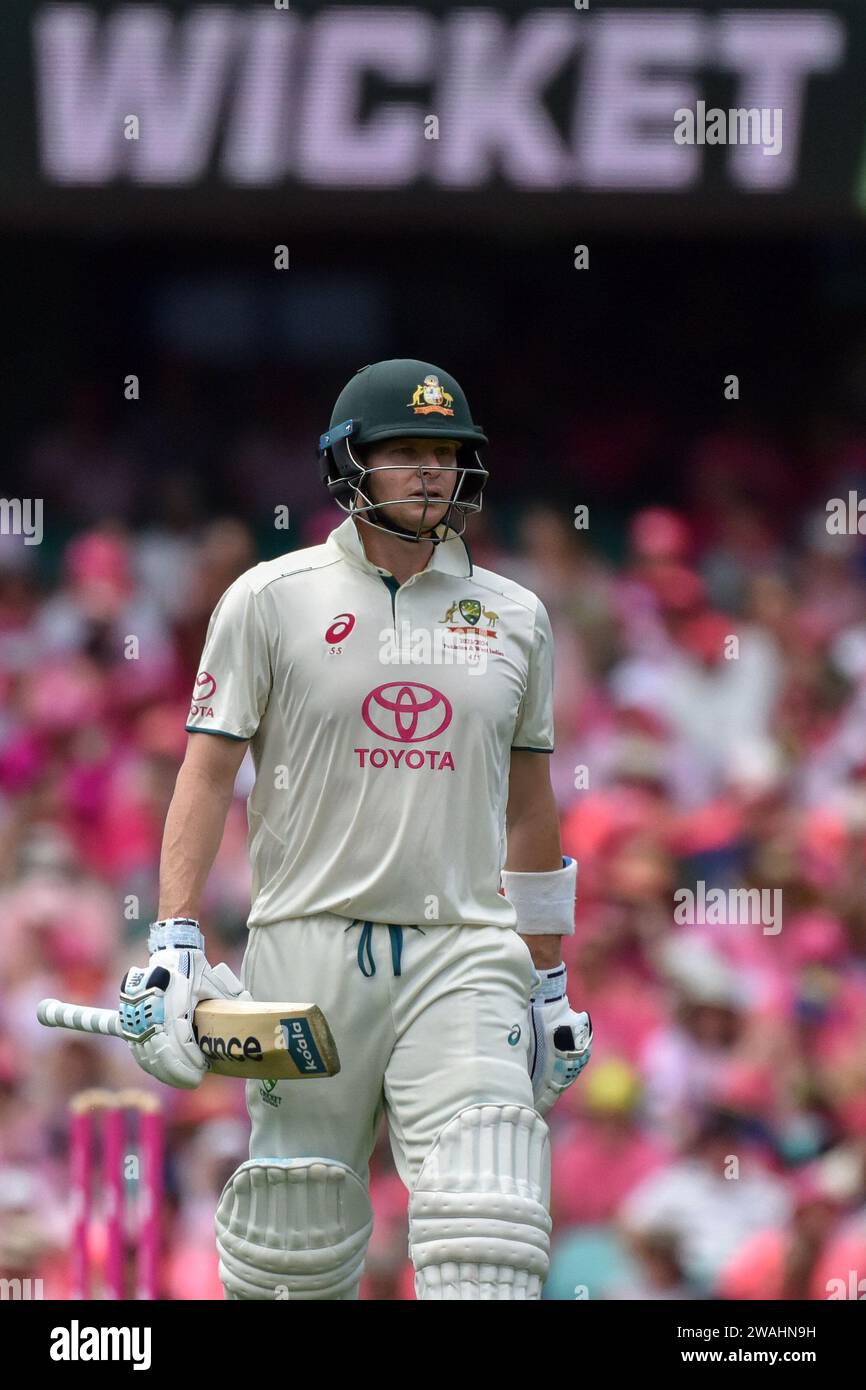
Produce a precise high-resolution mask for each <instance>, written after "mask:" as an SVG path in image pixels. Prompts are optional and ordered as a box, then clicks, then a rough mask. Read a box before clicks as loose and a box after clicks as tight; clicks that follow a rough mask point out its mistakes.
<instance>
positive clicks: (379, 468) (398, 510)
mask: <svg viewBox="0 0 866 1390" xmlns="http://www.w3.org/2000/svg"><path fill="white" fill-rule="evenodd" d="M459 447H460V446H459V444H457V443H456V441H455V440H453V439H414V438H409V437H405V438H402V437H401V438H399V439H386V440H385V441H384V443H382V444H378V445H376V446H375V447H373V448H372V449H371V450H370V452H369V454H368V455H367V460H366V462H367V467H368V468H369V469H371V470H374V471H372V472H371V473H369V474H368V478H367V491H368V493H369V496H370V501H371V502H375V504H376V505H377V506H378V507H383V508H387V516H388V519H389V521H393V522H395V523H396V525H398V526H402V527H403V528H404V530H407V531H410V530H416V529H417V528H418V526H420V525H421V523H422V522H423V526H424V530H425V531H427V530H429V529H430V528H432V527H434V526H438V525H439V522H440V521H441V520H442V518H443V517H444V516H445V513H446V512H447V510H448V503H449V501H450V499H451V497H452V496H453V494H454V489H455V487H456V486H457V479H458V477H459V476H460V475H459V473H458V472H457V469H456V460H457V450H458V449H459ZM407 499H409V500H407Z"/></svg>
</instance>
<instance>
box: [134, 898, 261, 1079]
mask: <svg viewBox="0 0 866 1390" xmlns="http://www.w3.org/2000/svg"><path fill="white" fill-rule="evenodd" d="M174 943H180V944H174ZM148 945H149V947H150V950H151V956H150V960H149V961H148V964H147V966H146V967H145V968H144V969H142V968H141V967H140V966H133V967H132V969H131V970H127V972H126V974H125V975H124V977H123V980H122V981H121V985H120V1006H119V1012H120V1020H121V1023H122V1025H123V1031H124V1037H125V1038H126V1039H127V1041H128V1043H129V1050H130V1052H131V1053H132V1055H133V1057H134V1058H135V1060H136V1062H137V1063H138V1065H139V1066H140V1067H141V1069H142V1071H146V1072H147V1073H148V1075H150V1076H155V1077H156V1079H157V1080H158V1081H163V1082H165V1084H166V1085H167V1086H177V1087H179V1088H180V1089H182V1090H187V1091H192V1090H195V1088H196V1087H197V1086H200V1085H201V1083H202V1079H203V1077H204V1075H205V1073H206V1072H207V1070H208V1063H207V1060H206V1058H205V1057H204V1055H203V1053H202V1052H201V1051H200V1049H199V1046H198V1043H197V1042H196V1040H195V1033H194V1032H193V1019H194V1016H195V1010H196V1005H197V1004H199V1003H200V1002H201V1001H202V999H249V998H250V994H249V991H248V990H245V989H244V987H243V984H242V983H241V981H240V980H239V979H238V978H237V976H236V975H235V974H234V972H233V971H232V970H231V969H230V968H229V966H228V965H226V964H225V963H224V962H223V963H221V964H220V965H216V966H211V965H210V963H209V962H208V959H207V956H206V955H205V953H204V937H203V936H202V933H201V930H200V928H199V925H198V923H197V922H195V921H194V920H193V919H192V918H172V919H171V920H169V921H168V922H154V924H153V926H152V927H151V929H150V936H149V938H148Z"/></svg>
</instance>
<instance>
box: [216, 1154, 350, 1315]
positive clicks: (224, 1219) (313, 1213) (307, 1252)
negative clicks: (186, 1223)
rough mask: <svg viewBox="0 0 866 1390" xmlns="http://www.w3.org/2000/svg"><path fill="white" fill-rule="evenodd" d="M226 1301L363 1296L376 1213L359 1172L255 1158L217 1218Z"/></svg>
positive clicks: (225, 1196) (322, 1161) (232, 1184)
mask: <svg viewBox="0 0 866 1390" xmlns="http://www.w3.org/2000/svg"><path fill="white" fill-rule="evenodd" d="M215 1225H216V1233H217V1249H218V1251H219V1256H220V1265H219V1272H220V1279H221V1280H222V1282H223V1286H224V1288H225V1291H226V1297H227V1298H235V1299H276V1300H278V1299H281V1298H286V1299H290V1300H293V1299H306V1300H312V1299H333V1300H346V1299H354V1298H357V1297H358V1285H359V1283H360V1279H361V1273H362V1271H363V1267H364V1255H365V1253H366V1249H367V1242H368V1240H369V1239H370V1232H371V1231H372V1229H373V1216H372V1211H371V1209H370V1199H369V1197H368V1195H367V1190H366V1187H365V1186H364V1184H363V1182H362V1181H361V1179H360V1178H359V1177H358V1174H357V1173H355V1172H353V1171H352V1169H351V1168H349V1167H347V1165H346V1164H345V1163H339V1162H337V1160H336V1159H328V1158H291V1159H277V1158H253V1159H250V1160H249V1161H248V1162H246V1163H242V1164H241V1166H240V1168H238V1170H237V1172H236V1173H233V1174H232V1176H231V1178H229V1181H228V1182H227V1183H226V1185H225V1188H224V1189H223V1193H222V1196H221V1198H220V1202H219V1206H218V1207H217V1213H216V1218H215Z"/></svg>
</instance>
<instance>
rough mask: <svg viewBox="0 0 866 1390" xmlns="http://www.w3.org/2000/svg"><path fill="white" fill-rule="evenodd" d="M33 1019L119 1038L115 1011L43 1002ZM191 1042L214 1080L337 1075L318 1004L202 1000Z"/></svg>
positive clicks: (337, 1065) (336, 1062)
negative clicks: (196, 1046) (205, 1062)
mask: <svg viewBox="0 0 866 1390" xmlns="http://www.w3.org/2000/svg"><path fill="white" fill-rule="evenodd" d="M36 1016H37V1018H38V1019H39V1022H40V1023H43V1024H44V1025H45V1027H46V1028H73V1029H75V1030H76V1031H77V1032H79V1033H103V1034H106V1035H108V1036H110V1037H113V1038H122V1037H124V1033H123V1029H122V1028H121V1024H120V1015H119V1014H118V1012H117V1010H116V1009H94V1008H90V1007H89V1006H88V1005H86V1004H64V1003H62V1002H61V1000H59V999H43V1000H42V1002H41V1003H40V1004H39V1006H38V1008H37V1010H36ZM194 1028H195V1037H196V1042H197V1043H198V1045H199V1047H200V1048H201V1050H202V1052H203V1053H204V1055H205V1057H206V1058H207V1061H208V1064H209V1066H210V1070H211V1071H213V1072H216V1073H217V1075H218V1076H239V1077H243V1078H245V1079H246V1080H248V1081H257V1080H271V1081H299V1080H300V1079H301V1078H302V1077H308V1076H336V1074H337V1072H338V1071H339V1070H340V1058H339V1054H338V1053H337V1044H336V1043H335V1042H334V1038H333V1034H332V1033H331V1030H330V1028H329V1027H328V1020H327V1019H326V1018H325V1015H324V1014H323V1013H322V1010H321V1009H320V1008H319V1006H318V1004H274V1003H270V1002H269V1003H259V1002H257V1001H256V1000H253V999H203V1000H202V1002H201V1003H200V1004H199V1005H198V1006H197V1007H196V1011H195V1020H194Z"/></svg>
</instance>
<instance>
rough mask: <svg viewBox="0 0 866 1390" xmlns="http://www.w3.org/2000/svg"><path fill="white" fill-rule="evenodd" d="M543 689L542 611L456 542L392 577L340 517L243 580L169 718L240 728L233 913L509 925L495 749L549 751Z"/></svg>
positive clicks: (503, 775) (549, 663) (218, 614)
mask: <svg viewBox="0 0 866 1390" xmlns="http://www.w3.org/2000/svg"><path fill="white" fill-rule="evenodd" d="M361 524H362V525H363V523H361ZM395 661H396V663H397V664H395ZM552 682H553V651H552V639H551V632H550V623H549V621H548V617H547V613H546V611H545V609H544V605H543V604H542V603H541V602H540V600H539V599H538V598H537V597H536V596H535V594H533V593H531V592H530V591H529V590H528V589H524V588H523V587H522V586H521V585H519V584H515V583H513V582H512V581H511V580H510V579H505V578H503V577H502V576H501V575H499V574H494V573H493V572H492V571H491V570H484V569H477V568H474V567H473V565H472V562H471V559H470V557H469V553H468V551H467V549H466V546H465V545H464V543H463V541H462V540H459V539H458V538H456V537H452V539H451V540H448V541H445V542H444V543H443V544H441V545H439V546H437V547H436V549H435V550H434V552H433V555H432V557H431V560H430V563H429V565H428V566H427V568H426V569H425V570H422V572H421V573H420V574H416V575H413V576H412V577H411V578H410V579H408V580H407V581H406V583H405V584H402V585H398V584H397V581H396V580H395V579H394V578H393V577H392V576H391V575H390V574H389V572H388V571H387V570H384V569H380V568H378V567H377V566H376V565H374V564H372V563H371V562H370V561H369V560H368V559H367V557H366V554H365V553H364V549H363V546H362V544H361V538H360V536H359V535H358V532H357V529H356V525H355V522H354V521H353V520H352V519H351V517H347V519H346V520H345V521H344V522H343V523H342V525H340V526H338V527H337V528H336V529H335V530H334V531H332V532H331V534H330V536H329V537H328V539H327V541H326V542H325V544H324V545H317V546H312V547H310V548H309V549H306V550H296V551H293V552H292V553H291V554H289V555H283V556H281V557H280V558H279V559H277V560H269V561H266V562H265V563H264V564H261V565H256V566H255V568H254V569H251V570H248V571H247V573H246V574H243V575H241V577H240V578H239V579H237V580H235V582H234V584H232V585H231V587H230V588H229V589H227V590H226V592H225V594H223V596H222V598H221V599H220V601H219V603H218V604H217V607H216V609H215V610H214V614H213V617H212V618H211V621H210V627H209V629H208V635H207V641H206V644H205V649H204V654H203V656H202V662H201V670H200V672H199V675H198V678H197V681H196V688H195V694H194V700H193V705H192V709H191V712H190V718H189V723H188V724H187V728H188V729H190V730H205V731H207V732H209V733H214V734H222V735H225V736H227V737H229V738H238V739H250V740H251V749H252V756H253V760H254V763H255V769H256V780H255V786H254V788H253V791H252V793H251V795H250V798H249V806H248V812H249V827H250V856H251V860H252V869H253V906H252V912H251V914H250V918H249V925H250V926H251V927H252V926H266V925H268V924H270V923H274V922H280V921H284V920H286V919H289V918H294V917H303V916H309V915H311V914H315V913H320V912H334V913H338V914H339V915H341V916H345V917H349V918H359V919H361V920H364V921H371V922H387V923H394V924H396V925H402V926H411V925H415V924H418V925H421V926H423V925H424V924H425V923H426V922H431V923H434V922H435V923H441V924H443V925H453V924H455V923H462V924H469V925H473V924H474V925H486V924H492V925H501V926H514V925H515V920H516V919H515V913H514V909H513V907H512V906H511V904H510V903H509V902H508V901H507V899H506V898H504V897H502V896H501V894H500V893H499V891H498V889H499V874H500V870H501V868H502V863H503V858H504V849H505V806H506V799H507V795H508V772H509V759H510V754H511V749H512V748H533V749H537V750H538V751H539V752H541V753H550V752H552V750H553V708H552V705H553V700H552Z"/></svg>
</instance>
